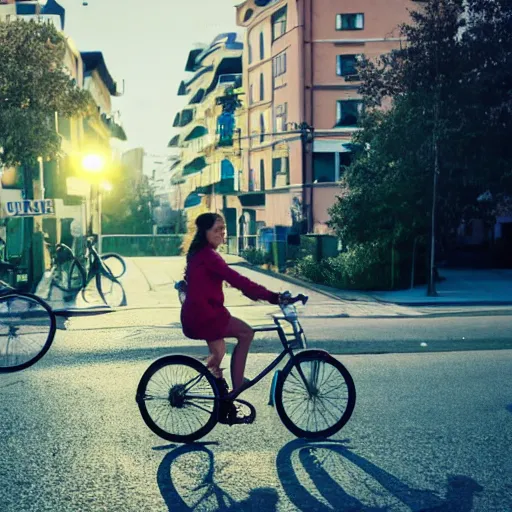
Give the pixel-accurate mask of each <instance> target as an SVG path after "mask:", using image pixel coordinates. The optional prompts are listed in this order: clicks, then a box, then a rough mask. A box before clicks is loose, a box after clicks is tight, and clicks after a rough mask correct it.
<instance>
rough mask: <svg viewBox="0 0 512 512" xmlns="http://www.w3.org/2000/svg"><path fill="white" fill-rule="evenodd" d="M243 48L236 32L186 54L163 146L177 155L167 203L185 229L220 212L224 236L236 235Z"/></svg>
mask: <svg viewBox="0 0 512 512" xmlns="http://www.w3.org/2000/svg"><path fill="white" fill-rule="evenodd" d="M242 51H243V43H242V42H241V41H240V39H239V37H238V35H237V34H236V33H225V34H220V35H218V36H217V37H216V38H215V39H214V40H213V41H212V43H211V44H210V45H202V46H200V47H199V48H194V49H192V50H191V51H190V53H189V56H188V59H187V62H186V65H185V71H186V72H188V73H190V76H189V78H188V79H187V80H183V81H182V82H181V83H180V86H179V90H178V95H179V96H183V97H184V99H185V105H184V107H183V108H182V109H181V111H180V112H178V113H176V115H175V118H174V122H173V127H174V128H176V133H175V134H174V136H173V137H172V138H171V140H170V142H169V144H168V147H169V148H177V149H178V150H179V158H178V159H177V160H175V161H174V162H173V163H172V165H171V166H170V176H169V179H170V182H171V185H172V189H171V193H170V204H171V207H172V208H173V209H174V210H185V212H186V214H187V219H188V222H189V223H190V224H192V223H193V222H194V219H195V218H196V217H197V215H199V214H200V213H202V212H205V211H219V212H223V213H224V215H225V217H226V220H227V227H228V235H230V236H236V232H237V227H236V219H237V216H238V214H239V212H240V202H239V201H238V198H237V197H236V195H235V192H236V190H237V189H238V180H239V172H238V171H239V170H240V169H241V165H240V140H239V139H240V138H239V134H240V130H239V126H240V124H241V123H242V121H241V119H240V117H239V115H240V112H241V110H240V108H239V106H240V96H241V93H242V91H241V90H240V87H241V84H242Z"/></svg>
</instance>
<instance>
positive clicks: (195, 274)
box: [181, 213, 280, 424]
mask: <svg viewBox="0 0 512 512" xmlns="http://www.w3.org/2000/svg"><path fill="white" fill-rule="evenodd" d="M196 227H197V232H196V234H195V236H194V239H193V240H192V243H191V245H190V248H189V250H188V253H187V268H186V270H185V281H186V298H185V301H184V303H183V307H182V309H181V323H182V327H183V333H184V334H185V336H187V337H188V338H191V339H195V340H205V341H206V343H207V344H208V349H209V351H210V355H209V356H208V359H207V366H208V368H209V369H210V371H211V372H212V374H213V375H214V376H215V378H216V380H217V385H218V388H219V392H220V393H221V395H223V396H225V395H227V394H228V392H229V388H228V385H227V383H226V381H225V380H224V378H223V375H222V370H221V368H220V365H221V362H222V360H223V358H224V355H225V354H226V343H225V341H224V340H225V338H236V339H237V341H238V343H237V345H236V347H235V349H234V351H233V356H232V358H231V381H232V384H233V390H238V389H239V388H240V387H241V386H242V385H243V383H244V371H245V363H246V360H247V354H248V352H249V348H250V345H251V342H252V340H253V338H254V331H253V330H252V328H251V327H250V326H249V325H247V324H246V323H245V322H243V321H242V320H240V319H238V318H235V317H233V316H231V314H230V313H229V311H228V310H227V309H226V307H225V306H224V294H223V291H222V285H223V282H224V281H227V282H228V283H229V284H230V285H231V286H233V287H234V288H237V289H239V290H240V291H241V292H242V293H243V294H244V295H245V296H246V297H248V298H250V299H252V300H254V301H256V300H265V301H267V302H270V303H271V304H279V302H280V295H279V294H278V293H274V292H271V291H269V290H267V289H266V288H264V287H263V286H260V285H258V284H256V283H254V282H253V281H251V280H250V279H247V278H246V277H244V276H242V275H240V274H239V273H238V272H235V271H234V270H233V269H232V268H230V267H229V266H228V265H227V264H226V262H225V261H224V260H223V258H222V257H221V256H220V255H219V254H218V253H217V249H218V247H219V246H220V245H222V244H223V243H224V238H225V233H226V225H225V223H224V219H223V218H222V217H221V216H220V215H218V214H216V213H204V214H202V215H199V217H197V219H196ZM236 412H237V411H236V408H235V406H234V405H233V404H232V403H228V402H226V404H224V406H223V407H221V411H220V415H221V418H220V419H219V421H221V422H223V423H229V424H232V423H237V422H239V423H241V422H243V421H244V418H240V417H236Z"/></svg>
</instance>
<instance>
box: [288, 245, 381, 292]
mask: <svg viewBox="0 0 512 512" xmlns="http://www.w3.org/2000/svg"><path fill="white" fill-rule="evenodd" d="M390 257H391V252H390V250H388V249H387V248H386V247H382V246H379V244H377V243H368V244H359V245H355V246H353V247H351V248H349V249H348V250H347V251H346V252H343V253H341V254H340V255H338V256H337V257H335V258H326V259H324V260H322V261H320V262H316V261H315V260H314V258H313V256H306V257H305V258H302V259H301V260H299V261H297V263H296V264H295V266H294V267H292V268H291V269H290V271H289V272H290V274H292V275H294V276H296V277H301V278H304V279H307V280H309V281H312V282H314V283H319V284H325V285H328V286H333V287H335V288H344V289H357V290H376V289H389V287H390V284H391V261H390Z"/></svg>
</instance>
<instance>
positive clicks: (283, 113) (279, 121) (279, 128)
mask: <svg viewBox="0 0 512 512" xmlns="http://www.w3.org/2000/svg"><path fill="white" fill-rule="evenodd" d="M287 113H288V103H283V104H282V105H276V107H275V110H274V128H275V131H276V132H277V133H279V132H285V131H286V122H287Z"/></svg>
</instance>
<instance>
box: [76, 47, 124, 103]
mask: <svg viewBox="0 0 512 512" xmlns="http://www.w3.org/2000/svg"><path fill="white" fill-rule="evenodd" d="M80 55H81V57H82V61H83V63H84V75H89V74H91V73H92V72H93V71H94V70H96V71H97V72H98V74H99V75H100V77H101V79H102V80H103V83H104V84H105V85H106V87H107V89H108V92H109V93H110V94H111V95H112V96H118V92H117V83H116V82H115V81H114V79H113V78H112V76H111V74H110V73H109V71H108V69H107V65H106V64H105V59H104V58H103V53H101V52H80Z"/></svg>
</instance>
